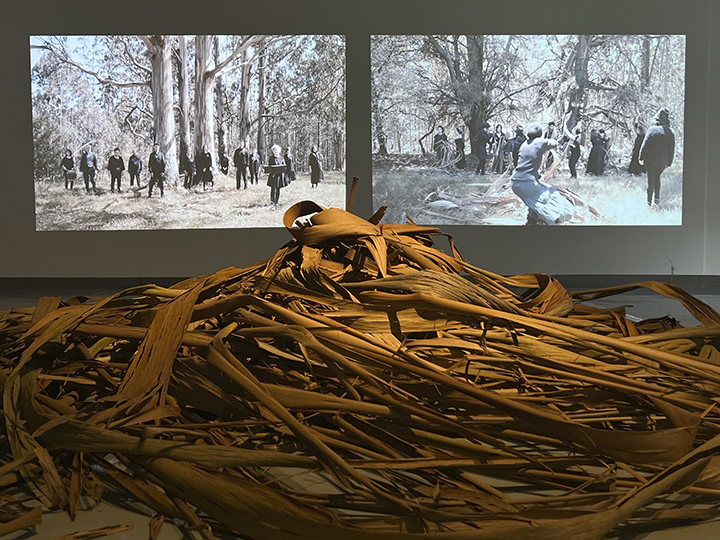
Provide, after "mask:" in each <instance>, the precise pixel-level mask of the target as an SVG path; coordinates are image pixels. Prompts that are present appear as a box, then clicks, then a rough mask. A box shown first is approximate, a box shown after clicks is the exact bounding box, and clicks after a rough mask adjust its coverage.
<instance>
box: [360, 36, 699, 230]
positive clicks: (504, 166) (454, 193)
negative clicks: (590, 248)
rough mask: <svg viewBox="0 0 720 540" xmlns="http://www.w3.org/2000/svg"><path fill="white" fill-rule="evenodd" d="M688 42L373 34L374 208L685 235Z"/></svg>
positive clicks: (439, 217) (446, 219)
mask: <svg viewBox="0 0 720 540" xmlns="http://www.w3.org/2000/svg"><path fill="white" fill-rule="evenodd" d="M685 44H686V39H685V36H684V35H653V34H648V35H451V36H445V35H402V36H399V35H376V36H372V38H371V70H372V94H371V96H372V97H371V111H370V112H371V118H372V140H373V161H372V164H373V167H372V171H373V173H372V174H373V180H372V186H373V206H374V208H375V210H377V209H378V208H380V207H381V206H384V205H387V206H388V211H387V214H386V218H385V219H386V220H387V221H388V222H390V223H400V222H403V221H405V220H406V218H410V219H411V220H412V221H413V222H415V223H418V224H426V225H553V226H554V225H593V226H602V225H682V210H683V150H684V148H683V133H684V125H683V124H684V110H685Z"/></svg>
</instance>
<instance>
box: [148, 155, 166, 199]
mask: <svg viewBox="0 0 720 540" xmlns="http://www.w3.org/2000/svg"><path fill="white" fill-rule="evenodd" d="M148 169H149V170H150V183H149V184H148V198H150V197H152V190H153V187H154V186H155V185H158V186H159V187H160V196H161V197H164V196H165V186H164V179H165V156H164V155H163V153H162V152H160V145H159V144H158V143H155V144H153V151H152V153H151V154H150V157H149V158H148Z"/></svg>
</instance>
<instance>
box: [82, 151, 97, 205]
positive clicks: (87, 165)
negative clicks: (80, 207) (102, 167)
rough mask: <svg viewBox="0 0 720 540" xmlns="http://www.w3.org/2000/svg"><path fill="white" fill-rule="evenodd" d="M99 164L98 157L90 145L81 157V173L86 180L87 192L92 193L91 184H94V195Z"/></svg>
mask: <svg viewBox="0 0 720 540" xmlns="http://www.w3.org/2000/svg"><path fill="white" fill-rule="evenodd" d="M97 170H98V164H97V156H96V155H95V152H93V151H92V147H91V146H90V145H89V144H88V145H87V146H86V147H85V148H84V149H83V151H82V155H81V156H80V171H81V172H82V173H83V179H84V180H85V192H86V193H90V184H92V189H93V193H95V191H96V189H97V187H96V186H95V175H96V174H97Z"/></svg>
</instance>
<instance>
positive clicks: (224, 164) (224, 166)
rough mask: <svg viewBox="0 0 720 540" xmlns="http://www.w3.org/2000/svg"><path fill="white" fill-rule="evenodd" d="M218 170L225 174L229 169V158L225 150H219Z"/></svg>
mask: <svg viewBox="0 0 720 540" xmlns="http://www.w3.org/2000/svg"><path fill="white" fill-rule="evenodd" d="M219 161H220V172H221V173H223V174H227V173H228V171H229V170H230V160H229V159H228V157H227V154H225V152H220V160H219Z"/></svg>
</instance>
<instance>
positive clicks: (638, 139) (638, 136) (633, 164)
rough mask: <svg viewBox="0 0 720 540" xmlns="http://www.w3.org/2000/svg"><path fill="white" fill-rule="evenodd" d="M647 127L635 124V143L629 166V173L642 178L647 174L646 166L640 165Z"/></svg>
mask: <svg viewBox="0 0 720 540" xmlns="http://www.w3.org/2000/svg"><path fill="white" fill-rule="evenodd" d="M646 131H647V130H646V129H645V126H643V125H642V124H640V123H638V122H635V142H634V143H633V151H632V156H631V157H630V165H628V172H629V173H630V174H634V175H637V176H640V175H641V174H644V173H645V165H642V164H641V163H640V147H642V143H643V141H644V140H645V132H646Z"/></svg>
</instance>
